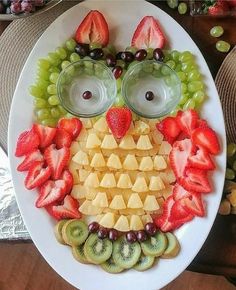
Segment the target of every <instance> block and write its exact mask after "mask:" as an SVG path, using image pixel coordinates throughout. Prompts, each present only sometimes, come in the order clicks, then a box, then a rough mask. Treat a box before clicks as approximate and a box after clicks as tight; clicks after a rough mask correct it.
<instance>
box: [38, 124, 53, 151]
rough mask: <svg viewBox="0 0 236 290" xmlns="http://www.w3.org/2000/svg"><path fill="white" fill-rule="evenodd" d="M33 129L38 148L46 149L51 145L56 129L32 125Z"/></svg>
mask: <svg viewBox="0 0 236 290" xmlns="http://www.w3.org/2000/svg"><path fill="white" fill-rule="evenodd" d="M33 128H34V131H35V132H36V133H37V135H38V136H39V141H40V144H39V146H40V148H46V147H48V146H49V145H51V144H52V141H53V138H54V137H55V135H56V131H57V129H56V128H51V127H46V126H43V125H40V124H34V125H33Z"/></svg>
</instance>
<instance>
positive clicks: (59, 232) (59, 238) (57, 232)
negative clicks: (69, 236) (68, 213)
mask: <svg viewBox="0 0 236 290" xmlns="http://www.w3.org/2000/svg"><path fill="white" fill-rule="evenodd" d="M67 221H68V220H60V221H59V222H58V223H57V224H56V225H55V227H54V234H55V237H56V239H57V241H58V242H59V243H60V244H63V245H65V244H66V243H65V241H64V239H63V237H62V227H63V226H64V224H65V223H66V222H67Z"/></svg>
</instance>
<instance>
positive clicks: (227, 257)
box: [0, 1, 236, 290]
mask: <svg viewBox="0 0 236 290" xmlns="http://www.w3.org/2000/svg"><path fill="white" fill-rule="evenodd" d="M153 2H154V1H153ZM155 4H157V5H158V6H159V7H160V8H162V9H163V10H165V11H166V12H167V13H169V14H170V15H171V16H173V18H175V19H176V20H177V21H178V22H179V23H180V24H181V25H182V26H183V27H184V28H185V30H186V31H187V32H188V33H189V34H190V36H191V37H192V38H193V40H194V41H195V42H196V44H197V45H198V47H199V49H200V50H201V52H202V53H203V56H204V57H205V59H206V61H207V63H208V65H209V68H210V70H211V72H212V75H213V77H215V76H216V74H217V71H218V70H219V67H220V65H221V64H222V62H223V60H224V58H225V56H226V54H224V53H220V52H218V51H217V50H216V49H215V42H216V40H215V39H214V38H213V37H211V36H210V35H209V31H210V29H211V27H213V26H215V25H222V26H223V27H224V30H225V33H224V35H223V39H225V40H227V41H229V42H230V43H231V44H232V45H236V33H235V27H236V18H211V17H205V16H204V17H191V16H189V15H184V16H180V15H179V14H178V12H177V11H174V10H171V9H169V8H168V7H167V5H166V4H165V3H163V2H162V1H161V2H158V3H157V1H155ZM8 24H9V22H0V34H1V33H2V32H3V31H4V29H5V28H6V27H7V25H8ZM190 242H191V243H194V241H190ZM0 260H1V261H4V263H1V265H3V266H2V267H1V271H0V289H1V290H8V289H11V290H19V289H28V290H35V289H60V290H67V289H68V290H72V289H74V288H73V287H71V286H70V285H69V284H68V283H67V282H66V281H64V280H63V279H61V278H59V276H58V275H57V274H56V273H55V272H54V271H53V270H52V269H51V268H50V267H49V265H48V264H47V263H46V262H45V261H44V259H43V258H42V256H41V255H40V254H39V252H38V251H37V249H36V247H35V246H34V245H33V244H32V243H29V242H1V244H0ZM188 269H189V270H192V271H197V272H203V273H211V274H221V275H225V276H231V277H236V222H235V216H233V215H231V216H219V215H218V216H217V218H216V221H215V223H214V226H213V228H212V230H211V232H210V235H209V237H208V239H207V240H206V242H205V244H204V245H203V247H202V249H201V250H200V252H199V254H198V255H197V256H196V258H195V259H194V261H193V262H192V263H191V265H190V266H189V267H188Z"/></svg>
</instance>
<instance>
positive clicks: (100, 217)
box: [95, 214, 104, 223]
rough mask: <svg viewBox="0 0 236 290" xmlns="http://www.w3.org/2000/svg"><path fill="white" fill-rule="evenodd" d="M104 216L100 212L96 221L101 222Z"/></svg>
mask: <svg viewBox="0 0 236 290" xmlns="http://www.w3.org/2000/svg"><path fill="white" fill-rule="evenodd" d="M103 216H104V215H103V214H98V215H96V220H95V221H96V222H97V223H99V222H100V220H101V219H102V217H103Z"/></svg>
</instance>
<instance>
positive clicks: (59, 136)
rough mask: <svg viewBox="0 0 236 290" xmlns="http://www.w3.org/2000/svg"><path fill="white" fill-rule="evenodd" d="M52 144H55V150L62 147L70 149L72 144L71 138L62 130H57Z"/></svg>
mask: <svg viewBox="0 0 236 290" xmlns="http://www.w3.org/2000/svg"><path fill="white" fill-rule="evenodd" d="M54 143H55V144H56V147H57V149H61V148H62V147H64V146H65V147H68V148H69V147H70V145H71V143H72V136H71V134H69V133H68V132H67V131H65V130H64V129H59V128H58V129H57V132H56V136H55V138H54Z"/></svg>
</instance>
